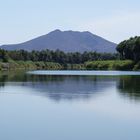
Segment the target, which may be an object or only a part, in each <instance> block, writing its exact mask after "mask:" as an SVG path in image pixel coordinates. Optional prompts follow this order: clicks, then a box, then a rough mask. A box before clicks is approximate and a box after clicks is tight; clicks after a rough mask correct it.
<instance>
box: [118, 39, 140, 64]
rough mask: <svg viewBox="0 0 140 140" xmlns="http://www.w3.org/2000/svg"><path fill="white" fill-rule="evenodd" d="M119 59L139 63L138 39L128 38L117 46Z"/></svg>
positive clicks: (139, 40) (139, 41) (139, 45)
mask: <svg viewBox="0 0 140 140" xmlns="http://www.w3.org/2000/svg"><path fill="white" fill-rule="evenodd" d="M117 51H118V52H119V54H120V58H121V59H130V60H134V61H135V62H138V61H140V37H137V36H136V37H134V38H130V39H128V40H125V41H123V42H121V43H120V44H119V45H118V46H117Z"/></svg>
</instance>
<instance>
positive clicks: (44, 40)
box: [0, 30, 116, 53]
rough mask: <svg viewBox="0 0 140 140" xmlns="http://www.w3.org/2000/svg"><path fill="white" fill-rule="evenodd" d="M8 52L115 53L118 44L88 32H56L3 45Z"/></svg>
mask: <svg viewBox="0 0 140 140" xmlns="http://www.w3.org/2000/svg"><path fill="white" fill-rule="evenodd" d="M0 48H2V49H6V50H20V49H23V50H27V51H32V50H39V51H40V50H45V49H50V50H57V49H59V50H62V51H64V52H84V51H88V52H89V51H96V52H109V53H112V52H115V48H116V44H115V43H113V42H110V41H108V40H106V39H104V38H102V37H99V36H97V35H94V34H92V33H90V32H88V31H86V32H77V31H60V30H55V31H52V32H50V33H48V34H46V35H43V36H40V37H38V38H35V39H33V40H30V41H27V42H24V43H20V44H13V45H2V46H0Z"/></svg>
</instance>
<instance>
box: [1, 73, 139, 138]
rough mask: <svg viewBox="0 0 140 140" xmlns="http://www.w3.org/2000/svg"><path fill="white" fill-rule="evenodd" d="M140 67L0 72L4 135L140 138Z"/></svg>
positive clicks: (6, 136)
mask: <svg viewBox="0 0 140 140" xmlns="http://www.w3.org/2000/svg"><path fill="white" fill-rule="evenodd" d="M139 131H140V72H129V71H128V72H124V71H123V72H121V71H30V72H21V71H12V72H1V73H0V140H140V132H139Z"/></svg>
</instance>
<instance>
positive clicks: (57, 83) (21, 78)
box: [0, 71, 140, 101]
mask: <svg viewBox="0 0 140 140" xmlns="http://www.w3.org/2000/svg"><path fill="white" fill-rule="evenodd" d="M139 84H140V76H62V75H61V76H56V75H55V76H51V75H49V76H45V75H40V76H39V75H29V74H26V73H25V72H21V71H19V72H18V71H16V72H5V73H1V74H0V93H2V92H4V90H5V92H7V91H6V88H7V87H9V88H10V92H11V93H21V92H22V91H24V90H26V92H28V94H34V95H39V96H43V97H49V98H50V99H52V100H55V101H60V100H78V99H83V100H87V99H90V98H92V97H94V96H97V95H100V94H107V93H108V92H105V91H106V90H107V91H109V89H110V88H114V89H116V88H117V91H118V92H119V94H120V95H122V97H129V99H133V100H134V99H135V100H140V86H139ZM17 87H19V88H20V90H18V91H15V88H17ZM7 89H8V88H7ZM8 92H9V90H8Z"/></svg>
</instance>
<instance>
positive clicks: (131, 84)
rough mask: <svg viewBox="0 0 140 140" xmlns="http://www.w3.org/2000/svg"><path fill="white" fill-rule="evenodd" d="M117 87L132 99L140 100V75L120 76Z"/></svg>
mask: <svg viewBox="0 0 140 140" xmlns="http://www.w3.org/2000/svg"><path fill="white" fill-rule="evenodd" d="M117 89H118V92H119V93H120V95H122V96H124V97H128V98H130V99H131V100H140V76H123V77H120V78H119V81H118V83H117Z"/></svg>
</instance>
